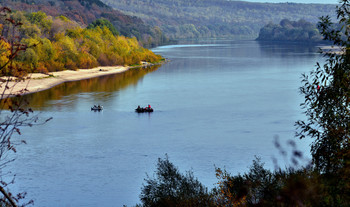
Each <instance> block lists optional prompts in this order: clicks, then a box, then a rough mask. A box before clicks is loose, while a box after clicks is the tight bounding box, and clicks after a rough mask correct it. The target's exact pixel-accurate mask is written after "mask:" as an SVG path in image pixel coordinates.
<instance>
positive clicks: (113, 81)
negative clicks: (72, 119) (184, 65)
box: [24, 66, 160, 110]
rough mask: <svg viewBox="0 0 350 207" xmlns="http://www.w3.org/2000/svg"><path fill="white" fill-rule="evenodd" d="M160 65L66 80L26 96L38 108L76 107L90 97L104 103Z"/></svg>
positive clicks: (94, 101) (31, 104)
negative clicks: (70, 80)
mask: <svg viewBox="0 0 350 207" xmlns="http://www.w3.org/2000/svg"><path fill="white" fill-rule="evenodd" d="M159 67H160V66H152V67H147V68H136V69H130V70H128V71H125V72H123V73H118V74H114V75H107V76H101V77H97V78H91V79H86V80H81V81H74V82H66V83H63V84H60V85H57V86H55V87H53V88H51V89H48V90H45V91H41V92H38V93H33V94H28V95H26V96H24V98H25V99H26V100H27V101H28V103H29V105H28V106H29V107H31V108H33V109H36V110H39V109H40V110H44V109H45V108H47V107H56V109H60V108H61V107H66V106H69V107H73V108H74V107H75V106H76V104H78V102H79V101H78V100H79V99H90V100H91V102H93V103H102V102H104V101H105V100H107V99H108V98H109V97H110V96H112V95H114V94H115V92H116V91H120V90H122V89H124V88H126V87H128V86H136V85H137V83H138V82H139V81H141V80H142V79H143V77H144V76H145V75H146V74H147V73H150V72H153V71H155V70H157V69H158V68H159Z"/></svg>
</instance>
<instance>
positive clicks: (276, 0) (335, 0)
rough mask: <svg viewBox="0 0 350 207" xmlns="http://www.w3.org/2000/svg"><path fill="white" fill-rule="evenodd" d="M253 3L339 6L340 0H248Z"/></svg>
mask: <svg viewBox="0 0 350 207" xmlns="http://www.w3.org/2000/svg"><path fill="white" fill-rule="evenodd" d="M246 1H251V2H261V3H264V2H270V3H281V2H282V3H285V2H293V3H305V4H310V3H318V4H338V3H339V1H338V0H246Z"/></svg>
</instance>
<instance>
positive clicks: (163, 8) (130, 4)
mask: <svg viewBox="0 0 350 207" xmlns="http://www.w3.org/2000/svg"><path fill="white" fill-rule="evenodd" d="M102 1H104V2H105V3H106V4H108V5H110V6H112V7H113V8H117V9H119V10H121V11H123V12H125V13H126V14H130V15H135V16H138V17H140V18H141V19H142V20H144V21H145V22H147V23H149V24H151V25H153V26H159V27H160V28H161V29H162V31H164V32H165V33H166V35H168V36H169V37H170V38H198V37H232V36H241V37H244V38H256V37H257V36H258V33H259V30H260V28H261V26H262V25H265V24H267V23H269V22H273V23H278V22H280V21H281V20H282V19H285V18H289V19H291V20H292V21H296V20H299V19H305V20H306V21H309V22H312V23H316V22H317V21H318V17H320V16H322V15H327V14H332V15H333V14H334V13H333V11H334V9H335V6H336V5H330V4H328V5H326V4H295V3H278V4H273V3H253V2H244V1H226V0H191V1H188V0H142V1H141V0H102ZM333 16H334V15H333ZM334 17H335V16H334Z"/></svg>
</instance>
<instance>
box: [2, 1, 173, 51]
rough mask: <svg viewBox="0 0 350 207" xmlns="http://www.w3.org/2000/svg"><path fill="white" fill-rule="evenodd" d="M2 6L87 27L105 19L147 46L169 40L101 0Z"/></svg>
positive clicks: (17, 2) (19, 3) (140, 21)
mask: <svg viewBox="0 0 350 207" xmlns="http://www.w3.org/2000/svg"><path fill="white" fill-rule="evenodd" d="M0 6H7V7H9V8H11V9H13V10H20V11H26V12H37V11H43V12H45V13H46V14H48V15H50V16H53V17H57V16H60V15H62V16H66V17H68V18H69V19H71V20H73V21H76V22H78V23H79V24H80V25H81V26H83V27H84V26H87V25H88V24H90V23H91V22H93V21H95V20H96V19H99V18H105V19H107V20H109V21H110V22H111V23H112V24H113V25H114V27H115V28H116V29H117V31H118V32H119V33H120V34H121V35H123V36H126V37H136V38H137V39H138V40H139V41H140V42H142V43H143V44H144V45H145V46H154V45H159V44H162V43H163V42H165V41H167V38H165V37H164V35H163V34H162V32H161V31H160V29H159V28H158V27H151V26H149V25H147V24H145V23H144V22H143V21H142V20H141V19H140V18H137V17H135V16H129V15H125V14H123V13H122V12H120V11H118V10H115V9H112V8H111V7H110V6H107V5H106V4H104V3H103V2H101V1H100V0H55V1H53V0H0Z"/></svg>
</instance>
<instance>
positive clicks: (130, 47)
mask: <svg viewBox="0 0 350 207" xmlns="http://www.w3.org/2000/svg"><path fill="white" fill-rule="evenodd" d="M9 18H10V19H12V20H13V21H14V22H21V24H23V25H20V26H19V27H18V30H16V31H15V36H17V37H18V39H20V40H21V42H20V43H21V44H23V45H26V47H27V49H26V50H25V51H24V52H23V54H21V55H19V57H18V58H17V59H16V60H15V64H17V65H18V66H19V67H21V68H25V69H26V72H44V73H46V72H50V71H60V70H65V69H72V70H75V69H78V68H92V67H96V66H101V65H102V66H106V65H133V64H140V63H141V61H146V62H156V61H159V60H160V59H161V57H160V56H158V55H155V54H154V53H153V52H152V51H150V50H148V49H145V48H142V47H141V46H140V44H139V42H138V41H137V39H136V38H135V37H134V38H127V37H124V36H117V35H114V34H113V32H112V31H116V29H115V28H114V27H113V26H112V25H111V23H110V22H109V21H108V20H106V19H102V20H97V21H95V22H93V23H92V24H91V25H90V26H89V27H88V28H82V27H81V26H79V24H78V23H77V22H75V21H73V20H70V19H68V18H67V17H64V16H59V17H56V18H54V17H52V16H48V15H46V14H45V13H44V12H41V11H39V12H33V13H26V12H21V11H17V12H13V13H12V14H11V15H10V16H9ZM109 27H111V30H112V31H111V30H110V28H109ZM0 28H1V31H0V32H1V33H2V34H3V35H4V36H12V35H13V34H12V30H11V29H12V28H11V27H10V26H9V25H7V24H6V20H5V21H4V22H1V27H0ZM1 46H2V49H5V50H6V42H4V41H1ZM4 54H5V53H4ZM2 57H3V56H2ZM4 58H5V57H4ZM0 61H2V60H1V59H0ZM1 75H16V74H14V71H13V70H12V71H9V70H6V69H5V70H3V71H2V74H1Z"/></svg>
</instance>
